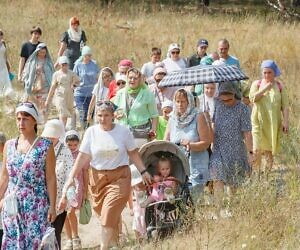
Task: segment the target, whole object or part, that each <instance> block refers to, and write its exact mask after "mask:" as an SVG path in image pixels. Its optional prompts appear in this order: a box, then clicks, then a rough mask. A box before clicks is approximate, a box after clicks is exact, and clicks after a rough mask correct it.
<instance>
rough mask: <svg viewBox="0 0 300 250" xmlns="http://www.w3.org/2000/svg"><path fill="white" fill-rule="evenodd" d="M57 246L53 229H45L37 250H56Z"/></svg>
mask: <svg viewBox="0 0 300 250" xmlns="http://www.w3.org/2000/svg"><path fill="white" fill-rule="evenodd" d="M58 249H59V246H58V243H57V240H56V236H55V228H54V227H51V226H49V227H47V230H46V232H45V234H44V236H43V238H42V241H41V244H40V245H39V248H38V250H58Z"/></svg>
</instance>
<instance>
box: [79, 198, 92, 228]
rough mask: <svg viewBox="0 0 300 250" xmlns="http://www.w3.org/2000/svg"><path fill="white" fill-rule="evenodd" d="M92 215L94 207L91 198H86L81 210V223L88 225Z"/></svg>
mask: <svg viewBox="0 0 300 250" xmlns="http://www.w3.org/2000/svg"><path fill="white" fill-rule="evenodd" d="M91 217H92V208H91V203H90V201H89V200H87V199H85V200H84V202H83V205H82V207H81V208H80V212H79V223H80V224H82V225H86V224H88V223H89V222H90V220H91Z"/></svg>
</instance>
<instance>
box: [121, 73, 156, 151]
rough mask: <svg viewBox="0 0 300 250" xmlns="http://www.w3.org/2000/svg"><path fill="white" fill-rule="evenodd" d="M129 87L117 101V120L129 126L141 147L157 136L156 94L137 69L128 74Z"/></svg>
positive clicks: (123, 90) (122, 90)
mask: <svg viewBox="0 0 300 250" xmlns="http://www.w3.org/2000/svg"><path fill="white" fill-rule="evenodd" d="M127 79H128V85H127V86H126V87H125V88H123V89H121V90H120V91H119V92H118V94H117V96H116V99H115V104H116V105H117V106H118V110H117V112H116V113H117V115H116V118H117V120H118V122H119V123H121V124H124V125H127V126H128V127H129V128H130V129H131V130H132V133H133V136H134V137H135V138H136V142H137V143H138V146H139V147H140V146H141V145H142V144H144V143H146V142H147V140H148V139H149V137H154V138H155V136H156V133H155V131H156V126H157V120H158V111H157V107H156V103H155V98H154V94H153V93H152V92H151V91H150V90H149V89H148V87H147V86H146V85H145V83H143V82H142V74H141V72H140V71H139V70H138V69H136V68H131V69H129V70H128V72H127Z"/></svg>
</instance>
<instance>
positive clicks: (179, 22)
mask: <svg viewBox="0 0 300 250" xmlns="http://www.w3.org/2000/svg"><path fill="white" fill-rule="evenodd" d="M90 2H92V1H90ZM0 5H1V13H2V15H1V20H0V28H1V29H3V31H4V33H5V37H6V40H7V43H8V46H9V58H10V61H11V63H12V65H13V71H14V72H17V66H18V54H19V50H20V45H21V43H22V42H23V41H25V40H27V39H28V38H29V34H28V30H29V29H30V27H31V26H33V25H37V24H38V25H40V26H41V27H42V28H43V32H44V33H43V37H42V40H43V41H45V42H46V43H47V44H48V46H49V48H50V52H51V54H52V57H53V58H54V59H55V60H56V54H57V51H58V44H59V43H58V41H59V38H60V36H61V34H62V33H63V32H64V31H65V30H66V29H67V27H68V19H69V18H70V17H71V16H73V15H77V16H79V18H80V20H81V24H82V27H83V29H84V30H85V31H86V33H87V38H88V45H90V46H91V47H92V49H93V51H94V58H95V59H96V60H97V61H98V63H99V64H100V65H101V67H104V66H110V67H112V68H113V69H116V65H117V63H118V61H119V60H120V59H121V58H125V57H126V58H130V59H132V60H133V61H134V64H135V65H136V66H138V67H140V66H141V65H142V63H144V62H146V61H148V60H149V51H150V49H151V47H152V46H158V47H162V49H163V51H164V52H165V53H166V50H167V47H168V44H169V43H171V42H179V43H180V44H181V45H182V47H183V50H182V52H183V55H185V56H188V55H190V54H192V53H193V52H194V49H195V43H196V41H197V40H198V39H199V38H200V37H205V38H207V39H208V40H209V41H210V47H209V51H214V50H216V46H217V41H218V39H220V38H224V37H226V38H227V39H228V40H229V41H230V42H231V49H230V53H231V54H233V55H235V56H237V57H238V58H239V59H240V61H241V65H242V67H243V69H244V70H245V72H246V73H247V74H248V75H249V77H250V80H254V79H257V78H258V77H260V72H259V65H260V62H261V61H262V60H263V59H269V58H272V59H274V60H275V61H276V62H277V63H278V64H279V66H280V68H281V70H282V78H281V81H283V82H284V83H285V84H286V86H287V87H288V90H289V95H290V102H291V111H292V112H291V120H292V129H291V135H290V136H289V137H287V138H285V140H284V148H285V151H284V152H285V154H282V155H281V156H280V157H279V158H278V161H279V163H282V162H284V163H288V164H291V165H295V164H299V155H300V153H299V133H298V132H299V125H300V124H299V117H298V114H299V112H300V102H299V98H300V87H299V85H298V82H299V80H298V78H299V77H298V71H299V69H300V59H299V58H300V57H299V54H300V47H299V40H300V32H299V24H296V23H282V22H279V21H276V20H274V19H269V20H266V19H262V18H261V17H258V16H245V17H242V18H236V17H230V16H208V15H204V16H203V15H201V14H199V13H197V12H195V11H191V12H190V13H185V14H182V13H172V12H169V11H168V10H167V9H166V7H165V10H163V11H161V12H158V13H147V12H145V11H144V9H143V7H141V6H130V5H126V4H124V6H121V7H115V9H113V10H105V9H101V8H100V7H99V8H97V7H95V6H94V5H93V4H90V3H87V2H84V1H79V2H77V1H50V0H48V1H47V0H45V1H42V0H27V1H21V0H20V1H16V0H12V1H11V0H1V3H0ZM116 25H121V26H126V27H129V29H120V28H116ZM15 85H17V83H15ZM13 124H14V123H13V118H10V117H6V116H4V115H3V113H1V114H0V126H1V127H2V130H4V131H5V132H6V133H7V134H8V135H9V136H15V135H16V129H15V127H14V125H13ZM291 168H292V169H293V167H291ZM280 173H282V171H281V172H280ZM280 173H274V175H273V177H272V178H271V180H268V181H262V182H260V183H257V182H255V181H254V182H251V183H249V184H248V185H246V186H245V187H244V188H242V189H241V190H240V191H239V193H238V194H237V195H236V196H235V197H234V198H233V200H232V202H231V205H230V208H231V209H232V210H233V213H234V217H233V218H232V219H229V220H218V221H211V220H207V219H205V218H204V217H203V214H204V213H205V212H207V209H204V208H200V209H199V210H198V214H197V219H196V221H195V222H194V223H193V229H192V230H191V231H189V232H188V233H187V234H185V233H182V234H180V235H176V237H175V238H172V239H170V240H167V241H165V242H163V243H162V245H158V246H156V247H157V248H163V249H184V248H187V247H188V248H189V249H241V248H242V247H243V246H244V247H245V246H246V247H245V248H246V249H295V248H298V247H299V243H300V242H299V236H300V235H299V232H300V231H299V223H298V221H299V215H300V214H299V209H298V208H299V201H300V199H299V198H300V197H299V193H300V190H299V187H300V185H299V184H300V183H299V178H298V172H297V171H296V170H292V171H289V172H287V173H286V174H284V177H281V174H280ZM284 180H286V183H285V184H284V185H283V189H282V190H281V186H282V185H281V184H280V182H281V181H284ZM278 183H279V184H278ZM243 244H246V245H243ZM152 248H153V246H151V245H148V246H145V249H152Z"/></svg>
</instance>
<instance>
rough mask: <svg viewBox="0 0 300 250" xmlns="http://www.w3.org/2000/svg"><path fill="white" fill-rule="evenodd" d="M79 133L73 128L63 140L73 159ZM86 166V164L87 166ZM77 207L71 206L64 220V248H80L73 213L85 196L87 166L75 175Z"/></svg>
mask: <svg viewBox="0 0 300 250" xmlns="http://www.w3.org/2000/svg"><path fill="white" fill-rule="evenodd" d="M79 137H80V136H79V133H78V132H77V131H75V130H70V131H68V132H67V133H66V137H65V142H66V144H67V146H68V147H69V149H70V150H71V153H72V156H73V159H74V161H75V160H76V157H77V155H78V153H79ZM87 167H88V166H87ZM77 180H78V186H77V192H76V193H77V202H78V205H77V207H71V208H70V210H69V211H68V214H67V217H66V220H65V231H66V235H67V242H66V245H65V247H64V249H65V250H68V249H70V250H72V249H73V250H77V249H81V240H80V238H79V236H78V221H77V217H76V214H75V210H76V209H80V208H81V206H82V204H83V201H84V200H85V199H86V198H87V190H88V189H87V184H88V172H87V168H84V169H82V170H81V172H80V174H79V175H78V176H77Z"/></svg>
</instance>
